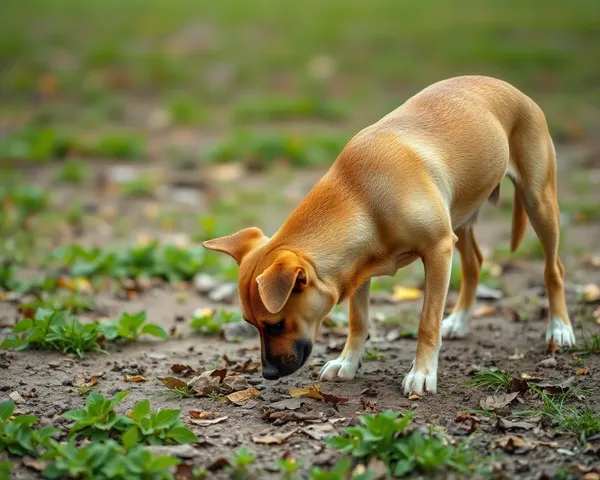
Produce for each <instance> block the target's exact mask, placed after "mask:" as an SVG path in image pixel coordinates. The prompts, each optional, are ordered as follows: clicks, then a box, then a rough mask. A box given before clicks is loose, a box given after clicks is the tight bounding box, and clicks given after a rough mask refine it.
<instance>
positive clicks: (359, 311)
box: [320, 279, 371, 380]
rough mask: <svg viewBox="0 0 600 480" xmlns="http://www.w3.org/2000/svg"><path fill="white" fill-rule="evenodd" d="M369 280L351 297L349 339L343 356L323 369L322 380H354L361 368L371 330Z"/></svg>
mask: <svg viewBox="0 0 600 480" xmlns="http://www.w3.org/2000/svg"><path fill="white" fill-rule="evenodd" d="M370 292H371V280H370V279H369V280H367V281H366V282H365V283H363V284H362V285H361V287H360V288H358V289H357V290H356V291H355V292H354V294H353V295H352V296H351V297H350V308H349V311H350V312H349V313H350V324H349V332H348V339H347V340H346V345H345V346H344V350H343V351H342V354H341V355H340V356H339V357H338V358H336V359H335V360H331V361H329V362H327V363H326V364H325V365H324V366H323V368H322V369H321V375H320V378H321V380H352V379H353V378H354V375H356V371H357V370H358V367H359V366H360V362H361V360H362V357H363V354H364V351H365V342H366V341H367V335H368V333H369V332H368V330H369V293H370Z"/></svg>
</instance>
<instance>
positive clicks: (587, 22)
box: [0, 0, 600, 161]
mask: <svg viewBox="0 0 600 480" xmlns="http://www.w3.org/2000/svg"><path fill="white" fill-rule="evenodd" d="M599 59H600V2H598V1H597V0H574V1H571V2H568V3H565V2H562V1H557V0H550V1H542V0H529V1H521V0H505V1H501V2H500V1H496V0H479V1H473V0H457V1H454V2H448V1H446V0H425V1H420V2H409V1H397V0H376V1H370V2H365V1H359V0H345V1H342V0H330V1H327V2H325V1H317V0H305V1H303V2H282V1H275V0H255V1H250V2H247V1H240V0H221V1H218V2H198V1H192V0H175V1H172V2H164V1H158V0H146V1H143V2H142V1H138V0H128V1H115V0H109V1H103V2H98V1H90V0H78V1H74V0H57V1H51V2H50V1H42V0H30V1H26V2H5V3H3V5H2V7H0V65H1V68H2V70H1V71H2V75H1V77H0V91H1V93H0V105H1V106H0V122H1V127H2V136H3V137H4V140H3V141H2V142H3V143H4V145H5V147H4V149H2V148H1V147H0V153H2V154H3V156H5V157H7V156H13V157H17V158H19V159H24V157H27V156H32V155H31V154H28V153H27V152H26V151H25V153H22V152H23V150H22V149H21V152H19V150H18V149H17V154H15V152H14V151H13V150H14V148H11V147H10V145H9V146H8V147H7V146H6V145H7V144H6V142H7V141H10V138H7V137H10V136H11V135H14V134H20V135H21V136H23V135H24V136H25V137H26V139H25V143H27V142H32V141H33V142H34V143H35V142H36V141H39V140H35V138H36V136H37V135H38V133H37V132H34V133H33V134H32V133H31V132H30V131H26V132H25V134H24V133H23V132H22V131H19V130H20V129H21V128H22V127H24V126H28V125H36V126H38V125H46V126H48V125H50V126H51V127H52V128H53V129H60V132H58V133H57V132H56V131H54V130H53V133H52V134H50V136H52V135H55V136H56V135H58V136H60V135H63V136H64V135H66V134H65V133H64V132H65V131H66V132H76V133H77V135H84V136H85V134H87V133H89V129H90V128H93V129H101V130H102V129H106V130H111V131H113V130H115V129H117V130H119V129H121V130H124V131H131V132H134V133H135V134H142V135H143V136H145V137H150V136H153V134H152V133H151V132H153V131H155V130H156V129H157V128H158V127H161V126H168V127H174V126H178V125H180V126H181V125H184V126H185V125H188V126H189V125H191V126H194V127H196V128H198V130H199V131H204V132H209V133H211V134H218V135H221V134H222V135H224V134H227V133H229V132H230V131H231V130H232V129H235V130H239V129H241V128H245V129H247V126H248V125H250V126H251V127H252V126H255V125H256V124H258V123H262V124H264V123H272V124H275V125H273V128H278V127H279V124H280V123H281V122H283V121H290V120H292V121H294V120H295V121H296V122H297V123H296V124H292V127H293V128H294V129H296V130H305V129H308V130H318V131H321V130H322V129H323V128H325V127H324V126H323V123H326V124H328V125H333V127H330V126H328V127H327V128H333V129H335V130H340V131H342V132H344V133H347V132H352V131H354V130H355V129H356V128H360V127H362V126H365V125H367V124H368V123H371V122H372V121H374V120H376V119H377V118H378V117H380V116H381V115H383V114H384V113H387V112H388V111H389V110H391V109H393V108H395V107H396V106H398V105H399V104H400V103H402V102H403V101H404V100H405V99H406V98H407V97H408V96H410V95H412V94H414V93H415V92H417V91H418V90H420V89H421V88H423V87H425V86H426V85H428V84H430V83H433V82H435V81H437V80H440V79H443V78H445V77H449V76H453V75H459V74H487V75H492V76H498V77H501V78H503V79H506V80H508V81H509V82H512V83H514V84H515V85H516V86H518V87H519V88H521V89H522V90H524V91H525V92H526V93H527V94H529V95H530V96H532V97H533V98H534V99H535V100H536V101H538V102H539V103H540V104H541V105H542V107H543V108H544V109H545V111H546V113H547V116H548V119H549V122H550V124H551V127H552V130H553V133H554V135H555V138H556V139H557V140H558V141H559V142H560V141H573V140H581V139H582V138H585V137H586V136H590V135H591V134H592V132H593V131H594V128H596V127H597V126H598V124H599V123H600V122H599V121H598V120H599V115H598V113H599V111H598V110H599V107H600V66H599ZM310 123H314V124H315V125H312V126H311V125H309V124H310ZM46 135H47V136H48V134H47V133H46ZM28 136H29V137H30V136H33V137H34V140H30V139H29V140H28ZM46 141H47V140H46ZM135 141H138V142H139V139H135ZM135 141H133V143H135ZM20 142H21V143H23V140H20ZM42 143H43V142H42ZM82 143H84V144H85V143H86V142H82ZM87 143H88V146H89V142H87ZM91 143H94V142H91ZM95 143H96V144H98V143H99V144H103V145H104V146H103V147H102V146H97V148H92V149H91V154H93V155H96V156H102V157H111V156H114V157H118V158H121V157H128V156H129V157H133V156H142V155H146V154H147V153H148V152H146V151H145V149H143V148H140V147H139V146H138V147H136V146H134V147H131V148H129V147H128V146H127V145H126V146H123V145H118V144H119V141H118V139H117V140H116V141H115V139H114V138H113V139H112V140H111V139H109V140H108V141H104V142H103V141H102V139H99V140H98V141H96V142H95ZM122 143H123V142H122ZM124 143H128V142H127V139H126V140H125V142H124ZM338 143H343V141H340V142H338ZM115 144H117V145H115ZM69 145H70V144H69ZM69 145H67V146H66V147H65V148H66V149H67V150H69V148H71V151H72V152H73V151H75V152H77V153H81V150H84V151H85V150H86V148H72V145H71V146H69ZM107 145H108V146H107ZM42 150H43V148H42ZM88 150H89V148H88ZM7 152H8V153H7ZM10 152H12V154H11V153H10ZM66 153H68V152H66ZM88 153H89V152H88ZM163 153H164V152H163ZM197 153H198V152H197ZM198 155H200V156H202V155H201V154H200V153H198ZM33 156H35V155H33ZM47 156H48V155H47V154H46V152H42V153H40V154H39V155H38V157H41V158H44V157H47ZM206 156H207V157H210V155H209V154H207V155H206ZM325 156H326V155H325ZM331 160H333V158H329V161H331Z"/></svg>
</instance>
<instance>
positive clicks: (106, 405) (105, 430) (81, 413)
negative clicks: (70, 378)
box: [62, 391, 134, 441]
mask: <svg viewBox="0 0 600 480" xmlns="http://www.w3.org/2000/svg"><path fill="white" fill-rule="evenodd" d="M128 394H129V392H128V391H124V392H120V393H117V394H116V395H115V396H114V397H113V398H111V399H108V398H105V397H104V395H102V394H101V393H98V392H92V393H91V394H90V395H89V396H88V398H87V403H86V405H85V407H83V408H78V409H75V410H69V411H67V412H64V413H63V414H62V416H63V417H64V418H66V419H67V420H73V421H74V422H75V424H74V425H73V426H72V427H71V431H70V435H71V436H77V437H79V436H83V437H89V438H90V439H91V440H92V441H98V440H103V439H106V438H108V437H109V436H110V434H111V433H112V431H113V430H116V431H123V430H125V429H126V428H128V427H130V426H131V425H132V424H133V423H134V421H133V420H132V419H130V418H129V417H125V416H123V415H119V414H117V413H116V412H115V407H116V406H117V405H118V404H119V403H121V402H122V401H123V400H124V399H125V397H126V396H127V395H128Z"/></svg>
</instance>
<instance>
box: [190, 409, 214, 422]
mask: <svg viewBox="0 0 600 480" xmlns="http://www.w3.org/2000/svg"><path fill="white" fill-rule="evenodd" d="M216 417H217V414H216V413H215V412H206V411H203V410H190V418H197V419H200V420H210V419H212V418H216Z"/></svg>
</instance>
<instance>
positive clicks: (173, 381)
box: [158, 377, 187, 390]
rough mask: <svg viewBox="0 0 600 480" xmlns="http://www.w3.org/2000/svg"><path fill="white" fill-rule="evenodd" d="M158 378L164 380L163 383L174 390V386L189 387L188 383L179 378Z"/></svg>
mask: <svg viewBox="0 0 600 480" xmlns="http://www.w3.org/2000/svg"><path fill="white" fill-rule="evenodd" d="M158 379H159V380H160V381H161V382H162V384H163V385H165V386H166V387H167V388H170V389H171V390H173V389H174V388H187V384H186V383H185V382H184V381H183V380H181V379H179V378H175V377H159V378H158Z"/></svg>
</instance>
